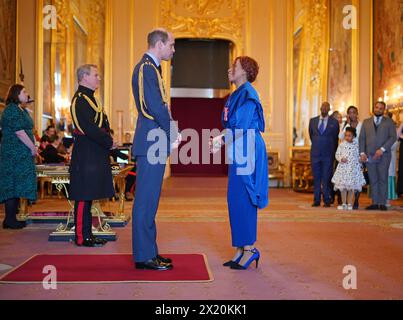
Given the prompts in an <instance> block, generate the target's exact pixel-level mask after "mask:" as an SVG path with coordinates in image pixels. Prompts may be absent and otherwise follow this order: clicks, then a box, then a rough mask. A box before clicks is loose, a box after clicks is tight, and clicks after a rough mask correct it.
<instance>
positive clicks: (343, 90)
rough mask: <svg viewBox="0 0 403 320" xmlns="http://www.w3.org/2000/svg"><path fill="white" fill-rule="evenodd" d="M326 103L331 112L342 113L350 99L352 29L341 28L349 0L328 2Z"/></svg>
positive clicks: (350, 102) (350, 101)
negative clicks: (328, 31)
mask: <svg viewBox="0 0 403 320" xmlns="http://www.w3.org/2000/svg"><path fill="white" fill-rule="evenodd" d="M329 3H330V39H329V40H330V43H329V46H330V48H329V75H328V76H329V79H328V101H329V103H330V105H331V106H332V109H333V110H338V111H339V112H340V113H344V112H345V111H346V109H347V108H348V106H349V105H351V104H352V103H353V98H352V62H353V61H352V29H346V28H344V27H343V20H344V18H345V14H344V13H343V8H345V6H348V5H352V1H351V0H331V1H330V2H329Z"/></svg>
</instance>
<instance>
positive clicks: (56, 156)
mask: <svg viewBox="0 0 403 320" xmlns="http://www.w3.org/2000/svg"><path fill="white" fill-rule="evenodd" d="M61 141H62V139H61V137H59V136H57V135H54V136H51V137H49V143H48V145H47V146H46V148H45V150H43V151H42V152H41V154H40V155H41V157H42V158H43V163H62V162H65V161H66V160H67V155H63V154H61V153H59V152H58V151H57V148H58V147H59V145H60V143H61Z"/></svg>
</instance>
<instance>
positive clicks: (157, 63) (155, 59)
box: [147, 52, 160, 67]
mask: <svg viewBox="0 0 403 320" xmlns="http://www.w3.org/2000/svg"><path fill="white" fill-rule="evenodd" d="M147 55H149V56H150V57H151V59H153V60H154V62H155V64H156V65H157V67H159V66H160V62H159V61H158V59H157V58H156V57H155V56H154V55H153V54H152V53H150V52H147Z"/></svg>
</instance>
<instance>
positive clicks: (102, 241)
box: [90, 234, 108, 245]
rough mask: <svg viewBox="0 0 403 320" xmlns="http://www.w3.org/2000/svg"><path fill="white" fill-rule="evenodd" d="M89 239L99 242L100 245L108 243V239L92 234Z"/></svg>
mask: <svg viewBox="0 0 403 320" xmlns="http://www.w3.org/2000/svg"><path fill="white" fill-rule="evenodd" d="M90 239H91V240H93V241H94V242H95V243H97V244H100V245H105V244H107V243H108V240H105V239H101V238H97V237H95V236H94V235H93V234H92V235H91V237H90Z"/></svg>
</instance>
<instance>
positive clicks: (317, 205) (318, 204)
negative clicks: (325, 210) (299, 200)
mask: <svg viewBox="0 0 403 320" xmlns="http://www.w3.org/2000/svg"><path fill="white" fill-rule="evenodd" d="M312 207H320V203H319V202H314V203H312Z"/></svg>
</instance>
